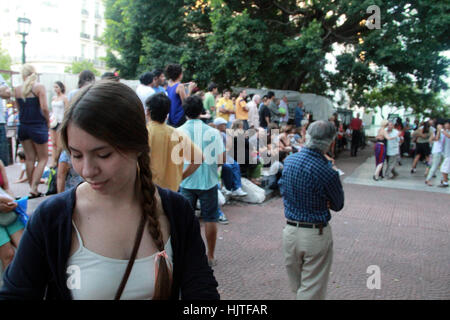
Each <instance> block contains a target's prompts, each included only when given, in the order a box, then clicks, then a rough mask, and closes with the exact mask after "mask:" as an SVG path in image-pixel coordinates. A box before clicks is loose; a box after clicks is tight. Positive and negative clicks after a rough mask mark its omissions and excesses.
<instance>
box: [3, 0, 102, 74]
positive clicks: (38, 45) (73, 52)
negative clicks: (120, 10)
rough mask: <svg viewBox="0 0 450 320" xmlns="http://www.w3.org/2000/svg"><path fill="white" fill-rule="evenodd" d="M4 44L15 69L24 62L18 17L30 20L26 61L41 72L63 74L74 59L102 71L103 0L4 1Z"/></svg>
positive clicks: (18, 68)
mask: <svg viewBox="0 0 450 320" xmlns="http://www.w3.org/2000/svg"><path fill="white" fill-rule="evenodd" d="M1 2H2V5H1V6H0V37H1V46H2V48H3V49H6V50H7V52H8V53H9V54H10V56H11V58H12V67H11V68H12V69H13V70H15V71H20V68H21V65H22V43H21V41H22V36H21V35H19V34H18V33H17V30H18V24H17V19H18V18H19V17H25V18H28V19H30V20H31V25H30V31H29V34H28V36H26V38H25V41H26V42H27V43H26V47H25V56H26V62H27V63H30V64H32V65H33V66H34V67H35V68H36V69H37V72H38V73H64V69H65V68H66V67H68V66H70V65H71V64H72V62H74V61H80V60H88V61H91V62H92V63H93V64H94V67H95V68H96V69H97V70H99V71H100V72H101V73H103V72H105V71H107V68H106V64H105V62H104V61H103V60H102V58H103V57H105V56H106V49H105V47H104V46H102V45H101V44H100V42H99V39H100V37H101V35H102V34H103V30H104V28H105V26H106V24H105V20H104V6H103V1H102V0H89V1H88V0H2V1H1Z"/></svg>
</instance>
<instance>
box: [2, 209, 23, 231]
mask: <svg viewBox="0 0 450 320" xmlns="http://www.w3.org/2000/svg"><path fill="white" fill-rule="evenodd" d="M18 217H19V216H18V215H17V213H15V212H14V211H10V212H0V226H1V227H7V226H9V225H10V224H12V223H14V222H16V220H17V218H18Z"/></svg>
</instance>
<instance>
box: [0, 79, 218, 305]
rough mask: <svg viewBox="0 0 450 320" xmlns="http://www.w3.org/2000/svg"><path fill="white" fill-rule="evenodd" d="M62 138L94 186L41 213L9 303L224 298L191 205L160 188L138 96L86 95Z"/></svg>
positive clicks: (110, 84)
mask: <svg viewBox="0 0 450 320" xmlns="http://www.w3.org/2000/svg"><path fill="white" fill-rule="evenodd" d="M61 138H62V143H63V145H64V148H65V149H67V150H69V152H70V154H71V158H72V164H73V167H74V169H75V171H77V172H78V173H79V174H80V175H81V176H82V178H83V179H84V180H85V182H83V183H81V184H79V185H78V186H77V187H75V188H72V189H69V190H67V191H66V192H64V193H61V194H58V195H55V196H52V197H51V198H49V199H48V200H46V201H44V202H43V203H42V204H41V205H40V206H39V207H38V208H37V209H36V211H35V212H34V213H33V215H32V217H31V218H30V221H29V222H28V224H27V226H26V229H25V232H24V234H23V237H22V240H21V242H20V245H19V248H18V250H17V252H16V256H15V258H14V260H13V262H12V263H11V265H10V266H9V268H8V269H7V270H6V272H5V275H4V286H3V287H2V288H1V289H0V298H4V299H5V298H6V299H43V298H47V299H82V300H84V299H96V300H97V299H102V300H109V299H119V298H121V299H179V298H181V299H192V300H206V299H219V294H218V292H217V285H218V284H217V282H216V280H215V278H214V276H213V272H212V270H211V268H210V267H209V266H208V261H207V257H206V254H205V246H204V243H203V240H202V238H201V235H200V226H199V222H198V220H197V219H196V218H195V215H194V211H193V209H192V207H191V206H190V205H189V202H188V201H187V200H186V199H185V198H183V197H182V196H181V195H179V194H177V193H175V192H172V191H169V190H167V189H162V188H159V187H156V186H155V185H154V184H153V182H152V173H151V171H150V156H149V153H150V150H149V145H148V133H147V129H146V126H145V116H144V112H143V109H142V105H141V102H140V100H139V98H138V96H137V95H136V94H135V93H134V91H133V90H131V89H130V88H129V87H127V86H126V85H124V84H121V83H118V82H114V81H100V82H98V83H96V84H94V85H90V86H88V87H86V88H84V89H82V92H81V93H80V94H79V95H77V96H76V98H75V101H73V104H72V106H71V108H70V110H69V112H68V113H67V114H66V115H65V118H64V121H63V123H62V127H61ZM140 231H141V232H140ZM140 234H141V235H142V240H140V241H139V235H140ZM139 243H140V245H139V246H136V244H139ZM134 248H138V249H137V250H136V251H135V250H133V249H134ZM133 251H135V252H136V255H135V258H136V260H135V261H134V265H133V267H132V269H131V273H130V274H129V278H128V280H127V281H126V285H125V287H124V290H123V292H122V293H121V292H120V290H119V287H121V283H123V282H124V280H123V279H124V274H125V272H126V269H127V265H128V264H129V261H130V260H131V261H132V260H133V259H132V256H133ZM122 287H123V286H122Z"/></svg>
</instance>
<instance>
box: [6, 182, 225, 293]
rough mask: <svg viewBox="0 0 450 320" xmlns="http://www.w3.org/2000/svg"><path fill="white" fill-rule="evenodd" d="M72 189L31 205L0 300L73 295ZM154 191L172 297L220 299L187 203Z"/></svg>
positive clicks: (178, 195)
mask: <svg viewBox="0 0 450 320" xmlns="http://www.w3.org/2000/svg"><path fill="white" fill-rule="evenodd" d="M75 191H76V188H72V189H70V190H67V191H65V192H63V193H60V194H57V195H54V196H52V197H51V198H49V199H46V200H45V201H43V202H42V203H41V204H40V205H39V207H38V208H37V209H36V210H35V212H34V213H33V215H32V216H31V218H30V220H29V221H28V223H27V226H26V228H25V232H24V233H23V236H22V239H21V241H20V244H19V247H18V249H17V251H16V255H15V257H14V260H13V261H12V263H11V264H10V265H9V267H8V268H7V269H6V271H5V273H4V276H3V280H4V285H3V287H2V288H0V300H1V299H48V300H71V299H72V295H71V292H70V290H69V289H68V287H67V284H66V282H67V279H68V277H69V274H67V273H66V268H67V261H68V259H69V252H70V247H71V244H72V213H73V209H74V207H75V200H76V199H75V198H76V197H75ZM158 191H159V194H160V197H161V201H162V206H163V208H164V212H165V214H166V215H167V217H168V219H169V222H170V237H171V245H172V249H173V266H174V269H173V285H172V296H171V299H172V300H178V299H179V298H181V299H185V300H210V299H211V300H218V299H220V296H219V293H218V292H217V286H218V283H217V281H216V279H215V278H214V275H213V271H212V269H211V268H210V267H209V265H208V259H207V257H206V253H205V245H204V243H203V239H202V237H201V234H200V224H199V222H198V219H197V218H196V217H195V215H194V210H193V209H192V206H191V205H190V204H189V202H188V201H187V200H186V199H185V198H184V197H183V196H181V195H180V194H178V193H176V192H172V191H170V190H167V189H163V188H159V187H158ZM133 236H134V235H133Z"/></svg>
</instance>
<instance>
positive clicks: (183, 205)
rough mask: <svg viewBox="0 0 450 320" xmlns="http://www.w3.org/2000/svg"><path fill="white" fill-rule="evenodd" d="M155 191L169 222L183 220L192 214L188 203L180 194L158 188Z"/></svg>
mask: <svg viewBox="0 0 450 320" xmlns="http://www.w3.org/2000/svg"><path fill="white" fill-rule="evenodd" d="M157 190H158V194H159V196H160V198H161V202H162V206H163V209H164V212H165V214H166V215H167V216H168V217H169V219H170V220H172V219H173V220H179V219H181V220H184V219H185V218H186V217H188V216H189V215H190V214H191V213H192V210H193V209H192V207H191V205H190V203H189V201H188V200H187V199H186V198H185V197H183V196H182V195H181V194H180V193H178V192H174V191H172V190H169V189H166V188H162V187H159V186H157ZM192 215H193V214H192Z"/></svg>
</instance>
